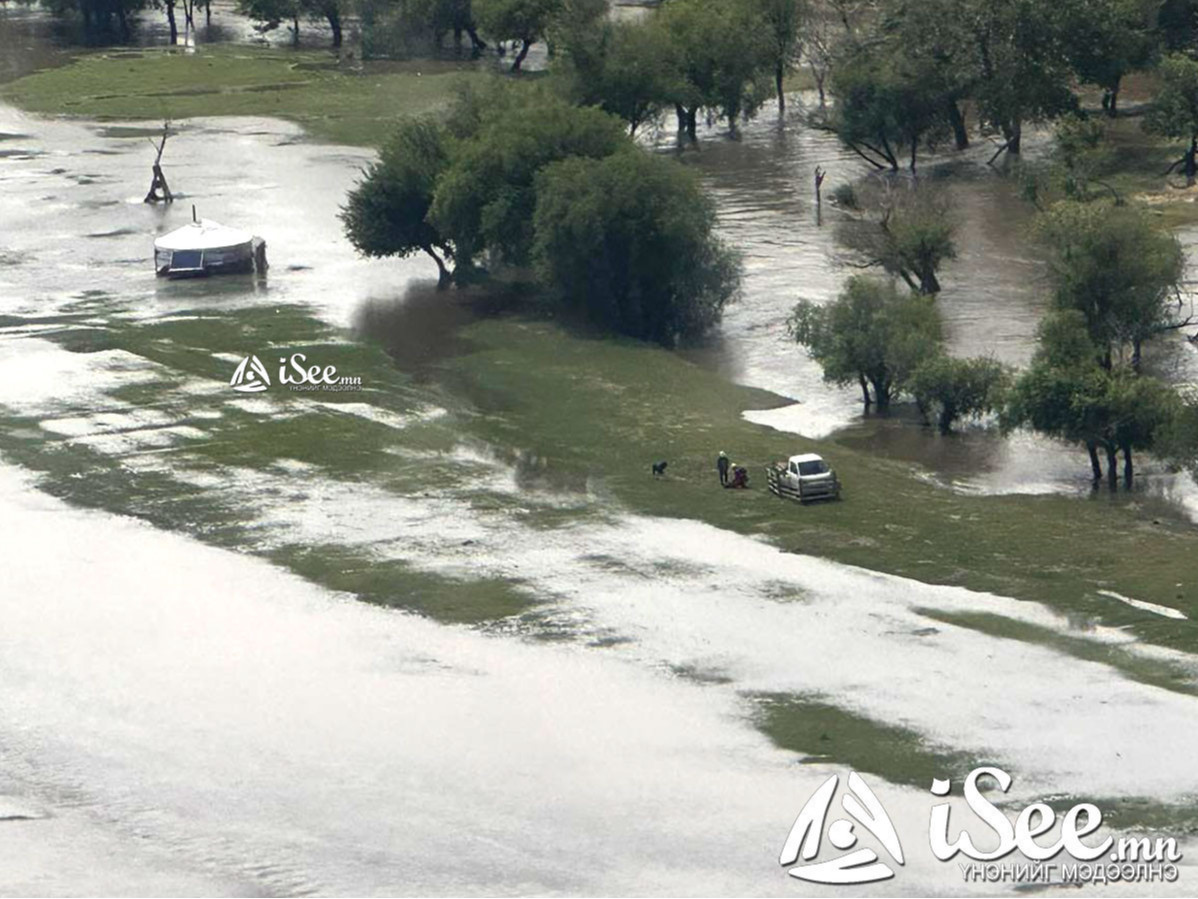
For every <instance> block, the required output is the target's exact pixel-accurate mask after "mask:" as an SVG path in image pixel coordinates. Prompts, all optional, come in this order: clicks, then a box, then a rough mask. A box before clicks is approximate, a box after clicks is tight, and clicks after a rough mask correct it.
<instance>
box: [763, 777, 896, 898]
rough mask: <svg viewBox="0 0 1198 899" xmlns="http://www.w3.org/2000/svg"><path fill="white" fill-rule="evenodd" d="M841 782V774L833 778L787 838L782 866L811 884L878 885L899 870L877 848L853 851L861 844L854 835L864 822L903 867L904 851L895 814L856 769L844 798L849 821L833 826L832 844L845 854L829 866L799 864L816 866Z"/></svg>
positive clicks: (805, 808) (830, 832)
mask: <svg viewBox="0 0 1198 899" xmlns="http://www.w3.org/2000/svg"><path fill="white" fill-rule="evenodd" d="M839 783H840V776H839V775H836V774H833V775H832V776H831V777H829V778H828V779H827V780H826V781H824V782H823V784H821V785H820V788H819V789H818V790H816V791H815V792H814V793H813V794H812V796H811V798H810V799H808V800H807V804H806V805H804V806H803V810H802V811H800V812H799V816H798V817H797V818H795V823H794V826H793V827H791V829H790V834H789V835H787V837H786V843H785V845H783V847H782V854H781V855H780V856H779V857H778V863H779V864H781V865H782V866H783V867H784V868H790V872H789V873H790V876H791V877H797V878H798V879H799V880H806V881H809V882H810V883H828V884H846V883H849V884H852V883H873V882H875V881H878V880H887V879H889V878H891V877H893V876H894V868H892V867H891V866H890V865H889V864H887V863H886V862H883V861H880V860H879V859H878V854H877V853H876V852H874V851H873V850H872V849H868V848H866V847H864V846H862V847H860V848H857V849H854V848H853V847H854V846H856V845H857V835H856V834H855V833H854V832H853V831H854V828H855V827H856V825H857V824H860V825H861V826H862V827H864V828H865V829H866V830H867V831H869V832H870V833H871V834H873V835H874V837H875V838H876V839H877V841H878V842H879V843H881V844H882V847H883V848H884V849H885V850H886V851H887V852H888V853H890V855H891V857H892V858H893V859H894V861H895V862H896V863H897V864H899V865H902V864H903V863H904V862H903V847H902V845H901V844H900V843H899V838H898V833H897V832H896V831H895V829H894V824H893V823H892V822H891V820H890V816H889V815H887V814H886V809H884V808H883V807H882V803H881V802H879V801H878V797H877V796H875V795H874V792H873V790H871V789H870V788H869V785H868V784H867V783H866V782H865V781H864V780H863V779H862V778H861V775H859V774H858V773H857V772H856V771H853V772H851V773H850V774H849V776H848V788H849V792H847V793H845V794H844V796H842V797H841V805H842V806H843V808H844V810H845V812H846V813H847V814H848V816H849V817H847V818H837V819H836V820H835V821H833V822H832V824H831V826H830V827H828V842H830V843H831V844H832V845H833V846H834V847H835V848H836V849H840V850H842V851H844V853H845V854H844V855H841V856H839V857H837V858H833V859H829V860H828V861H825V862H818V863H810V864H798V862H799V859H800V858H802V859H803V861H804V862H811V860H812V859H814V858H815V857H816V856H817V855H818V854H819V847H820V842H821V840H822V839H823V834H824V822H825V821H826V820H827V817H828V809H829V808H831V806H832V798H833V797H834V796H835V795H836V787H837V785H838V784H839ZM850 850H851V851H850ZM792 866H793V867H792Z"/></svg>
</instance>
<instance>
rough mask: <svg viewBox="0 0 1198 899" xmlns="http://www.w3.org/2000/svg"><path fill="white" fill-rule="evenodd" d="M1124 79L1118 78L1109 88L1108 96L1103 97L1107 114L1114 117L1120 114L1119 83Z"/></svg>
mask: <svg viewBox="0 0 1198 899" xmlns="http://www.w3.org/2000/svg"><path fill="white" fill-rule="evenodd" d="M1122 80H1123V79H1121V78H1116V79H1115V83H1114V85H1112V86H1111V87H1110V88H1108V89H1107V92H1106V96H1105V97H1104V98H1103V100H1104V103H1103V105H1104V106H1105V107H1106V114H1107V115H1109V116H1110V117H1111V118H1112V119H1113V118H1114V117H1115V116H1117V115H1118V114H1119V84H1120V82H1121V81H1122Z"/></svg>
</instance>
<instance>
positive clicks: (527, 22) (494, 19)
mask: <svg viewBox="0 0 1198 899" xmlns="http://www.w3.org/2000/svg"><path fill="white" fill-rule="evenodd" d="M561 9H562V0H474V13H475V15H477V16H478V24H479V26H480V27H481V28H482V30H483V33H484V34H488V35H490V36H491V37H493V38H494V39H495V40H498V41H515V42H516V43H517V44H518V45H519V49H518V50H517V51H516V56H515V57H514V58H513V59H512V71H513V72H519V71H520V66H521V65H523V63H524V59H525V57H527V56H528V51H529V50H530V49H531V48H532V45H533V44H535V43H536V42H537V41H539V40H540V39H541V38H542V37H544V36H545V32H546V31H547V30H548V28H549V26H550V24H551V22H552V20H553V17H554V16H555V15H556V14H557V13H559V12H560V11H561Z"/></svg>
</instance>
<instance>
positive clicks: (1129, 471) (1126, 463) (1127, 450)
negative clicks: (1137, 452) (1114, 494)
mask: <svg viewBox="0 0 1198 899" xmlns="http://www.w3.org/2000/svg"><path fill="white" fill-rule="evenodd" d="M1134 477H1135V467H1134V466H1133V465H1132V461H1131V447H1130V446H1128V445H1127V444H1124V445H1123V486H1124V487H1126V488H1127V489H1128V490H1130V489H1131V483H1132V479H1133V478H1134Z"/></svg>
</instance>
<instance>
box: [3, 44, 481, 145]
mask: <svg viewBox="0 0 1198 899" xmlns="http://www.w3.org/2000/svg"><path fill="white" fill-rule="evenodd" d="M478 71H479V70H478V69H477V68H476V67H475V66H473V65H471V64H469V63H462V64H455V63H447V62H436V61H430V60H422V61H418V62H404V63H388V62H372V63H367V64H366V65H365V68H364V70H363V71H362V72H360V73H355V72H352V71H350V70H347V69H345V68H343V67H341V66H340V65H339V64H338V61H337V57H336V56H335V55H334V54H332V53H329V52H326V51H319V50H295V51H289V50H280V49H268V48H255V47H245V46H234V45H219V44H217V45H211V46H205V47H200V48H197V49H196V50H195V51H194V52H184V51H183V50H181V49H174V50H170V49H161V50H154V49H147V50H121V51H113V52H108V53H96V54H91V55H86V56H81V57H79V58H78V59H76V60H75V61H73V62H72V63H71V64H70V65H66V66H62V67H61V68H55V69H47V70H45V71H41V72H38V73H36V74H34V75H30V76H27V77H25V78H21V79H18V80H17V81H14V82H11V83H10V84H6V85H2V86H0V99H2V100H4V101H6V102H9V103H13V104H15V105H17V106H20V107H22V108H24V109H27V110H29V111H31V112H39V113H45V114H49V115H64V114H65V115H79V116H86V117H87V118H91V119H99V120H101V121H103V120H137V119H150V120H156V121H161V120H162V119H163V118H171V119H182V118H188V117H191V116H225V115H228V116H253V115H261V116H277V117H279V118H283V119H288V120H290V121H293V122H296V123H298V124H300V125H302V126H303V127H304V128H305V129H307V130H308V131H309V132H311V133H312V134H313V135H314V136H316V137H319V138H324V139H326V140H330V141H334V142H337V143H345V144H357V145H363V146H376V145H378V144H379V143H380V142H381V141H382V140H384V139H385V138H386V136H387V135H388V134H389V133H390V130H391V128H392V127H393V126H394V123H395V121H396V119H397V118H399V117H401V116H405V115H413V114H419V113H424V112H429V111H431V110H435V109H436V108H438V107H439V106H442V105H443V104H445V103H447V102H448V101H449V99H450V98H451V97H452V96H453V93H454V90H455V88H456V86H457V85H458V84H460V83H461V81H462V80H463V79H464V78H469V77H478Z"/></svg>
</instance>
